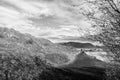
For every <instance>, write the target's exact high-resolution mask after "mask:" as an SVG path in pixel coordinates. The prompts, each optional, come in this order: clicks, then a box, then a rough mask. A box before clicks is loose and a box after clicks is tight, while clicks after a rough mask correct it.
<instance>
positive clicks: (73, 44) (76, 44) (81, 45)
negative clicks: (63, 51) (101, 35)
mask: <svg viewBox="0 0 120 80" xmlns="http://www.w3.org/2000/svg"><path fill="white" fill-rule="evenodd" d="M59 44H61V45H64V46H71V47H74V48H95V47H97V46H94V45H93V44H91V43H80V42H66V43H59Z"/></svg>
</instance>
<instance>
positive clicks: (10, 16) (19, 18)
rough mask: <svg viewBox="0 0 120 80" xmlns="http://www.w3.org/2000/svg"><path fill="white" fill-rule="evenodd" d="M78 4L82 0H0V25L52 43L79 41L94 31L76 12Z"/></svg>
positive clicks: (96, 31) (78, 9)
mask: <svg viewBox="0 0 120 80" xmlns="http://www.w3.org/2000/svg"><path fill="white" fill-rule="evenodd" d="M81 4H82V0H0V27H8V28H14V29H15V30H18V31H20V32H22V33H29V34H31V35H33V36H36V37H40V38H41V37H42V38H46V39H49V40H51V41H52V42H62V41H71V40H72V41H74V40H75V41H80V38H79V37H84V36H86V35H87V36H88V35H90V34H91V35H94V34H97V33H98V29H97V28H93V27H91V24H90V23H89V21H86V19H85V17H84V16H83V15H81V14H80V12H79V11H80V7H79V6H80V5H81ZM85 6H86V5H85ZM86 8H87V7H86Z"/></svg>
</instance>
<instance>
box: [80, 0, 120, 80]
mask: <svg viewBox="0 0 120 80" xmlns="http://www.w3.org/2000/svg"><path fill="white" fill-rule="evenodd" d="M85 3H86V4H87V5H90V6H89V7H90V9H84V8H81V10H82V11H81V13H82V14H83V15H84V16H86V17H87V19H88V20H90V21H91V22H94V24H93V27H99V28H100V29H101V30H102V31H101V33H100V34H97V35H95V36H93V37H92V38H93V39H95V40H97V41H99V42H101V43H103V44H104V45H105V46H106V47H107V49H108V50H109V51H110V52H112V53H113V54H114V56H113V58H114V65H112V66H109V67H110V68H108V67H107V69H106V73H107V76H108V77H107V79H109V80H119V79H120V76H119V75H120V66H119V64H120V1H119V0H86V1H85Z"/></svg>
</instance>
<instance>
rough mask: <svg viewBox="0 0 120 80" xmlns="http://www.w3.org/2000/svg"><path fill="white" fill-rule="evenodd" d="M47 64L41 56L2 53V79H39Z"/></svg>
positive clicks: (0, 59)
mask: <svg viewBox="0 0 120 80" xmlns="http://www.w3.org/2000/svg"><path fill="white" fill-rule="evenodd" d="M47 66H48V65H47V64H46V62H45V61H43V60H42V59H40V58H39V56H15V55H5V54H0V80H39V74H41V73H42V71H44V70H46V68H47Z"/></svg>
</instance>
